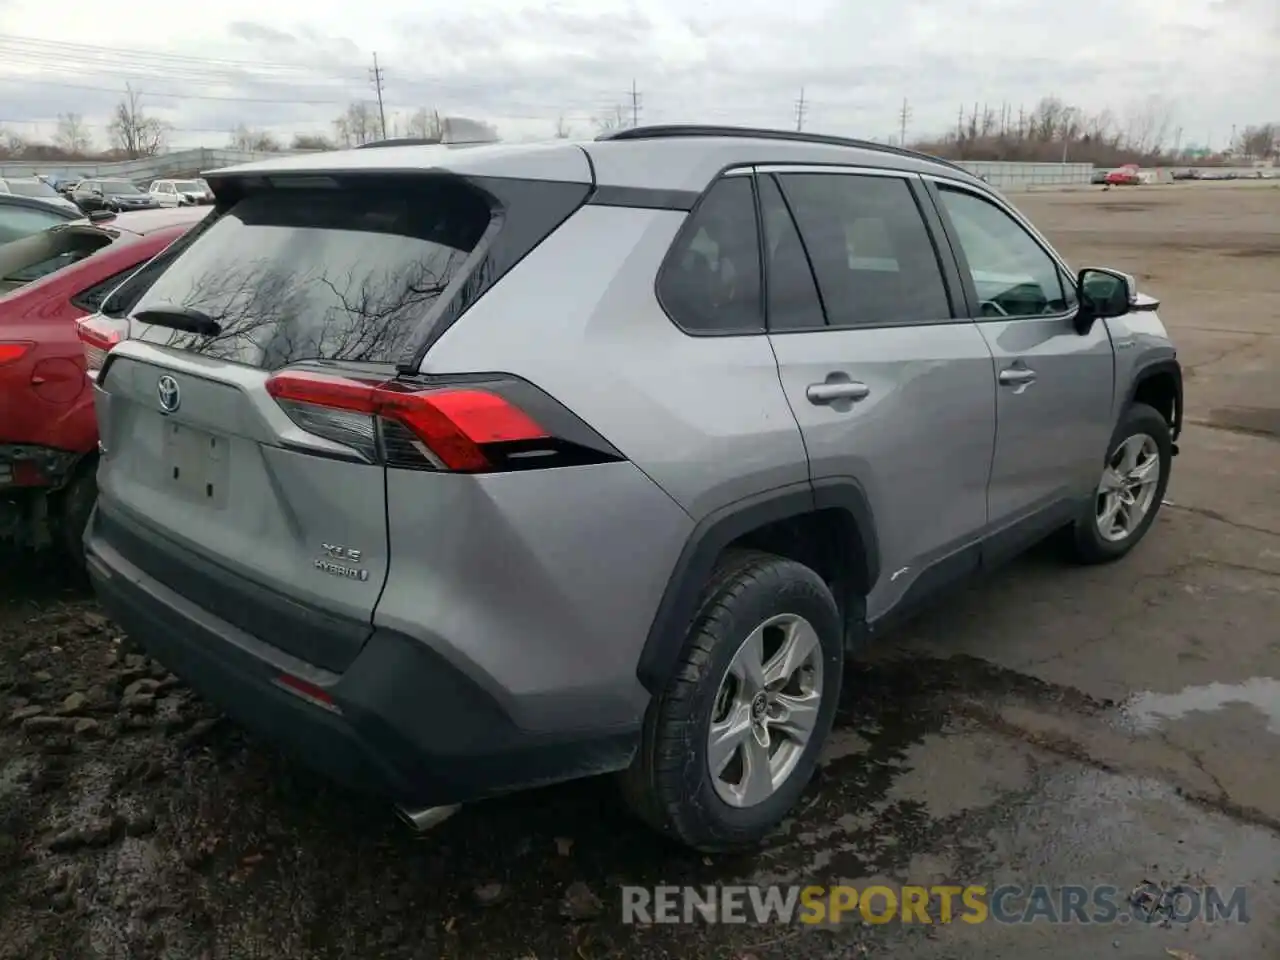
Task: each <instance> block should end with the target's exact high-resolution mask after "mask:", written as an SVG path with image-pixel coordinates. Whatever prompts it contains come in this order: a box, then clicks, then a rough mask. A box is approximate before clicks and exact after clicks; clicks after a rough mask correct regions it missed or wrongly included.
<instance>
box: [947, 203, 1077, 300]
mask: <svg viewBox="0 0 1280 960" xmlns="http://www.w3.org/2000/svg"><path fill="white" fill-rule="evenodd" d="M939 192H940V194H941V196H942V205H943V207H944V208H945V209H946V212H947V216H948V217H949V218H950V220H951V224H952V226H953V227H954V229H955V233H956V236H957V238H958V239H959V242H960V249H961V250H962V251H963V252H964V259H965V260H966V261H967V263H968V269H969V275H970V276H971V277H972V278H973V285H974V288H975V289H976V290H977V294H978V304H979V313H978V315H979V316H980V317H983V318H987V319H990V318H999V317H1030V316H1044V315H1046V314H1058V313H1065V312H1066V311H1067V310H1068V309H1070V306H1071V304H1072V303H1073V302H1074V297H1072V298H1070V299H1069V298H1068V290H1069V288H1065V289H1064V285H1063V282H1062V271H1061V269H1060V268H1059V267H1058V264H1057V262H1056V261H1055V260H1054V259H1053V258H1052V257H1051V256H1049V254H1048V253H1047V252H1046V251H1045V249H1044V248H1043V247H1041V246H1040V244H1039V243H1037V242H1036V240H1035V239H1034V238H1033V237H1032V236H1031V234H1029V233H1028V232H1027V231H1026V230H1024V229H1023V227H1022V225H1021V224H1019V223H1018V222H1017V221H1016V220H1014V219H1013V217H1011V216H1009V214H1007V213H1006V212H1005V211H1003V210H1001V209H1000V208H999V207H997V206H996V205H995V204H994V203H991V202H990V201H987V200H984V199H982V198H981V197H977V196H975V195H973V194H971V193H967V192H964V191H961V190H951V189H948V188H946V187H943V188H941V189H940V191H939Z"/></svg>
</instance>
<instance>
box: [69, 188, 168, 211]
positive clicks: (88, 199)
mask: <svg viewBox="0 0 1280 960" xmlns="http://www.w3.org/2000/svg"><path fill="white" fill-rule="evenodd" d="M71 199H72V200H73V201H75V204H76V206H78V207H79V208H80V209H81V210H83V211H84V212H85V213H92V212H93V211H95V210H110V211H113V212H115V213H124V212H125V211H127V210H149V209H151V208H153V207H157V206H159V204H157V203H156V201H155V198H154V197H152V196H151V195H150V194H149V193H144V192H143V191H141V190H139V189H138V188H137V187H136V186H135V185H134V184H132V183H130V182H129V181H128V180H82V181H81V182H80V185H79V186H77V187H76V188H75V190H74V191H73V192H72V194H71Z"/></svg>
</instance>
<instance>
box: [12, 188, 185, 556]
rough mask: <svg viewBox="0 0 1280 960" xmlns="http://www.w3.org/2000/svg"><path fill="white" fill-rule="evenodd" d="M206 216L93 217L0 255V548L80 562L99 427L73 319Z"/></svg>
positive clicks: (178, 212) (84, 346) (170, 212)
mask: <svg viewBox="0 0 1280 960" xmlns="http://www.w3.org/2000/svg"><path fill="white" fill-rule="evenodd" d="M208 212H209V208H207V207H205V208H197V207H182V208H174V209H163V210H154V211H144V212H137V213H124V214H120V215H115V216H113V215H102V214H94V215H93V216H91V217H90V218H88V219H85V220H75V221H71V222H68V223H65V224H61V225H59V226H56V227H52V228H50V229H48V230H45V231H43V232H41V233H38V234H34V235H32V236H28V237H24V238H22V239H20V240H15V241H13V242H11V243H7V244H5V245H3V246H0V544H3V543H9V544H16V545H17V546H19V547H43V546H47V545H50V544H52V545H55V546H57V547H59V548H61V549H62V550H63V551H65V553H66V554H67V555H68V557H70V558H71V559H73V560H76V561H79V559H80V557H81V547H80V536H81V534H82V533H83V531H84V525H85V521H86V520H87V519H88V516H89V511H90V510H91V509H92V507H93V502H94V500H95V499H96V496H97V488H96V484H95V470H96V467H97V453H98V425H97V422H96V421H95V419H94V410H93V391H92V390H91V389H90V386H89V380H88V378H87V376H86V375H85V357H86V352H87V351H91V349H92V344H91V343H89V342H88V341H84V342H82V340H81V339H80V338H79V337H78V336H77V330H76V321H77V320H79V319H80V318H82V317H86V316H88V315H90V314H93V313H96V312H98V311H99V310H100V309H102V308H103V303H104V301H105V300H106V299H107V297H108V295H109V294H111V293H112V292H114V291H116V289H117V288H118V287H120V286H121V284H122V283H123V282H124V281H125V280H127V279H128V278H129V277H130V276H131V275H132V274H133V273H135V272H136V271H137V270H138V268H139V267H140V266H142V265H143V264H145V263H146V262H147V261H148V260H150V259H151V258H152V257H154V256H155V255H156V254H158V253H159V252H160V251H162V250H163V249H164V248H165V247H167V246H168V245H169V244H170V243H172V242H173V241H174V240H176V239H177V238H178V237H180V236H182V235H183V234H184V233H186V232H187V231H188V230H189V229H190V228H191V227H192V226H194V225H195V224H196V223H197V222H199V221H200V220H201V219H202V218H203V217H204V216H205V215H206V214H207V213H208ZM135 285H136V283H135ZM131 286H132V285H131ZM141 292H142V291H141V289H139V290H137V291H132V292H129V293H127V294H126V291H123V290H122V291H121V293H122V294H126V295H129V296H136V294H139V293H141ZM118 296H119V295H118ZM113 299H115V298H113ZM122 306H124V307H125V308H126V309H127V304H123V305H122ZM107 307H108V309H107V310H106V312H107V313H108V314H110V313H113V312H114V309H113V308H114V307H115V304H108V305H107Z"/></svg>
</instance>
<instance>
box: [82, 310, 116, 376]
mask: <svg viewBox="0 0 1280 960" xmlns="http://www.w3.org/2000/svg"><path fill="white" fill-rule="evenodd" d="M76 336H77V337H79V338H80V344H81V345H82V346H83V347H84V366H85V372H86V373H88V374H89V377H90V379H93V380H96V379H97V378H98V374H99V373H100V372H101V371H102V367H103V365H104V364H105V363H106V362H107V354H108V353H110V352H111V348H112V347H114V346H115V345H116V344H117V343H119V342H120V341H121V339H123V338H122V337H121V336H120V331H119V330H117V329H115V328H114V327H113V326H111V324H110V322H109V321H107V320H104V319H102V318H101V317H84V318H83V319H80V320H77V321H76Z"/></svg>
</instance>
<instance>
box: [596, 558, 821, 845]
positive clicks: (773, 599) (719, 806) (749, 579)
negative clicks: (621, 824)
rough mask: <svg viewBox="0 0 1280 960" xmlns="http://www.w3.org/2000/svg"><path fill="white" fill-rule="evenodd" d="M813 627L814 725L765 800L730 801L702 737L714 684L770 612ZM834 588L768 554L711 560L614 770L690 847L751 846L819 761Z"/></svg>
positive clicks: (648, 815) (644, 814)
mask: <svg viewBox="0 0 1280 960" xmlns="http://www.w3.org/2000/svg"><path fill="white" fill-rule="evenodd" d="M784 613H792V614H796V615H799V616H802V617H804V618H805V619H806V620H808V621H809V623H810V624H811V625H812V626H813V628H814V630H815V632H816V633H817V635H818V639H819V641H820V645H821V649H822V655H823V669H822V699H821V701H820V703H819V706H818V716H817V723H816V725H815V727H814V730H813V733H812V735H811V736H810V738H809V741H808V743H807V744H806V745H805V748H804V751H803V753H802V754H801V755H800V759H799V761H798V762H797V765H796V767H795V769H794V771H793V772H792V773H791V775H790V777H789V778H788V779H787V780H785V781H784V782H783V784H782V785H781V786H780V787H778V788H777V790H776V792H775V793H774V794H773V795H772V796H771V797H769V798H768V799H767V800H765V801H763V802H761V803H759V804H757V805H755V806H750V807H734V806H731V805H729V804H728V803H726V802H725V801H724V800H722V799H721V798H720V796H719V795H718V794H717V793H716V790H715V787H714V785H713V782H712V777H711V773H710V770H709V768H708V766H707V737H708V734H709V728H710V724H711V720H712V714H713V712H714V710H715V706H716V701H717V695H718V693H719V690H720V685H721V682H722V680H723V678H724V676H725V674H726V671H727V670H728V668H729V664H730V662H731V661H732V660H733V657H734V655H735V654H736V653H737V651H738V649H739V647H740V646H741V644H742V642H743V641H744V640H745V639H746V638H747V636H748V635H749V634H750V633H751V631H753V630H754V629H755V628H756V627H757V626H759V625H760V624H761V623H763V622H764V621H765V620H767V619H769V618H770V617H773V616H777V615H779V614H784ZM842 632H843V631H842V629H841V623H840V615H839V613H838V611H837V608H836V602H835V599H834V598H833V597H832V595H831V590H830V589H829V588H828V587H827V585H826V584H825V583H824V582H823V581H822V578H821V577H819V576H818V575H817V574H816V573H814V571H812V570H811V569H809V568H808V567H806V566H804V565H802V564H799V563H796V562H794V561H792V560H786V559H783V558H781V557H777V556H774V555H772V554H767V553H760V552H756V551H732V552H730V553H727V554H726V555H725V557H724V558H722V560H721V561H720V563H719V564H718V565H717V567H716V569H715V571H714V573H713V574H712V577H711V579H710V581H709V582H708V584H707V586H706V588H705V589H704V591H703V597H702V601H701V603H700V604H699V608H698V612H697V614H696V616H695V617H694V619H693V623H692V624H691V626H690V628H689V633H688V636H687V639H686V640H685V646H684V651H683V654H682V656H681V660H680V663H679V665H678V667H677V669H676V671H675V673H674V675H673V676H672V678H671V679H670V680H669V681H668V683H667V685H666V688H665V689H664V690H662V691H661V692H660V693H659V694H658V695H657V696H655V697H654V699H653V701H652V702H651V703H650V705H649V709H648V711H647V713H646V715H645V722H644V728H643V733H642V738H641V744H640V749H639V750H638V752H637V754H636V757H635V760H634V761H633V763H632V765H631V767H630V768H629V769H627V770H626V771H624V772H623V774H622V776H621V781H622V790H623V794H624V797H625V798H626V800H627V803H628V805H629V806H630V807H631V808H632V810H633V811H634V812H635V813H636V814H637V815H638V816H639V817H640V818H641V819H642V820H644V821H645V822H646V823H648V824H649V825H650V826H651V827H653V828H654V829H656V830H658V831H659V832H661V833H664V834H666V835H667V836H669V837H671V838H673V839H676V840H678V841H680V842H682V843H684V844H686V845H687V846H690V847H693V848H695V849H697V850H702V851H706V852H722V851H726V850H733V849H740V848H743V847H750V846H753V845H755V844H758V843H759V842H760V841H761V840H763V839H764V838H765V837H766V836H767V835H768V834H769V833H770V832H772V831H773V830H774V829H775V828H776V827H777V826H778V824H779V823H780V822H781V821H782V820H783V819H784V818H785V817H786V815H787V813H788V812H789V811H790V810H791V808H792V807H793V806H794V805H795V803H796V801H797V800H798V799H799V798H800V795H801V793H803V791H804V789H805V787H806V786H807V785H808V783H809V780H810V778H811V777H812V776H813V772H814V769H815V768H816V766H817V761H818V755H819V753H820V751H821V749H822V745H823V742H824V741H825V740H826V737H827V734H828V733H829V732H830V730H831V724H832V721H833V720H834V718H835V711H836V707H837V703H838V701H839V699H840V683H841V674H842V672H843V668H844V644H843V638H842Z"/></svg>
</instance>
